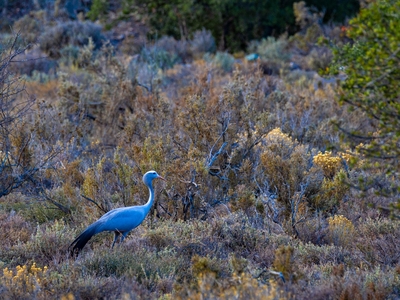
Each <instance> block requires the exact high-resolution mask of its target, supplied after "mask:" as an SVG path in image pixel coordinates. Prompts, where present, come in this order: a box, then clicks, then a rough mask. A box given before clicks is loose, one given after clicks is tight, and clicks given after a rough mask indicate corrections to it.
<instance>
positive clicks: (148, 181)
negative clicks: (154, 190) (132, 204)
mask: <svg viewBox="0 0 400 300" xmlns="http://www.w3.org/2000/svg"><path fill="white" fill-rule="evenodd" d="M154 179H161V180H165V179H164V178H163V177H162V176H160V175H158V174H157V172H156V171H148V172H147V173H146V174H144V175H143V182H144V183H145V184H146V185H147V186H149V185H150V184H151V182H152V181H153V180H154Z"/></svg>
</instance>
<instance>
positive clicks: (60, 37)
mask: <svg viewBox="0 0 400 300" xmlns="http://www.w3.org/2000/svg"><path fill="white" fill-rule="evenodd" d="M89 39H92V41H93V42H94V44H95V45H96V47H97V48H99V47H100V46H101V43H102V40H103V39H104V37H103V35H102V33H101V26H99V25H96V24H94V23H92V22H80V21H69V22H65V23H60V24H58V25H56V26H54V27H50V28H49V29H47V28H46V30H45V31H44V32H43V33H42V34H41V35H40V37H39V44H40V49H41V50H42V51H43V52H45V53H47V54H48V55H49V56H50V57H52V58H60V55H61V54H60V51H61V49H62V48H64V47H65V46H66V45H74V46H84V45H86V44H88V43H89Z"/></svg>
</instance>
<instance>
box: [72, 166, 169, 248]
mask: <svg viewBox="0 0 400 300" xmlns="http://www.w3.org/2000/svg"><path fill="white" fill-rule="evenodd" d="M154 179H162V180H165V179H164V178H163V177H161V176H160V175H158V174H157V172H156V171H149V172H147V173H146V174H144V175H143V182H144V184H145V185H146V186H147V187H148V188H149V194H150V195H149V200H148V201H147V203H146V204H145V205H139V206H129V207H120V208H116V209H113V210H110V211H109V212H107V213H106V214H104V215H103V216H102V217H101V218H100V219H98V220H97V221H96V222H94V223H92V224H91V225H89V226H88V227H87V228H86V229H85V230H84V231H83V232H82V233H81V234H80V235H79V236H78V237H77V238H76V239H75V240H74V241H73V242H72V243H71V245H70V248H71V247H72V249H71V255H76V254H78V253H79V252H80V251H81V250H82V249H83V247H84V246H85V245H86V243H87V242H88V241H89V240H90V239H91V238H92V236H94V235H95V234H98V233H100V232H103V231H113V232H114V234H115V236H114V242H113V244H112V248H113V247H114V244H115V242H116V241H117V240H118V238H119V236H121V239H120V243H121V242H122V241H123V240H124V239H125V237H126V236H127V235H128V233H129V232H130V231H131V230H132V229H134V228H136V227H138V226H139V225H140V224H141V223H142V222H143V220H144V219H145V218H146V216H147V214H148V213H149V211H150V208H151V206H152V205H153V202H154V190H153V184H152V183H153V180H154Z"/></svg>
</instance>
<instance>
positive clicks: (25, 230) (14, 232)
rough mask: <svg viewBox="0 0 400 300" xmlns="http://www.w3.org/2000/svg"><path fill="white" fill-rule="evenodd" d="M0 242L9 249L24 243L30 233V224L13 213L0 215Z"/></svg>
mask: <svg viewBox="0 0 400 300" xmlns="http://www.w3.org/2000/svg"><path fill="white" fill-rule="evenodd" d="M0 228H1V230H0V240H2V241H3V246H6V245H7V247H11V246H13V245H15V244H17V243H18V242H21V243H26V242H27V241H28V240H29V239H30V235H31V233H32V227H31V224H30V223H28V222H27V221H26V220H25V219H24V218H23V217H21V216H20V215H19V214H16V213H15V212H14V211H13V212H11V213H2V214H0Z"/></svg>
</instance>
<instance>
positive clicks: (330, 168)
mask: <svg viewBox="0 0 400 300" xmlns="http://www.w3.org/2000/svg"><path fill="white" fill-rule="evenodd" d="M313 162H314V164H316V165H317V166H319V167H320V168H321V169H322V170H323V171H324V175H325V177H328V178H333V176H335V174H336V173H337V172H338V171H339V170H340V169H341V167H342V160H341V158H340V157H336V156H333V155H332V152H330V151H326V152H325V153H322V152H318V154H317V155H315V156H314V159H313Z"/></svg>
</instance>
